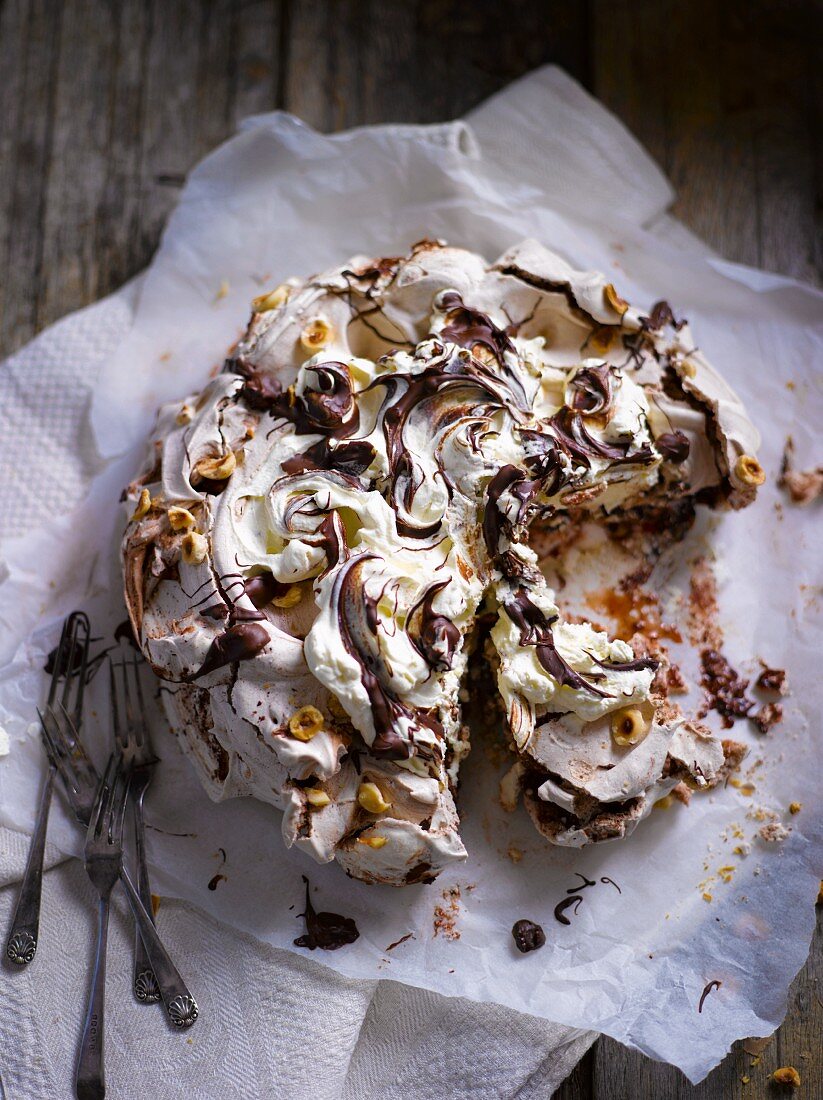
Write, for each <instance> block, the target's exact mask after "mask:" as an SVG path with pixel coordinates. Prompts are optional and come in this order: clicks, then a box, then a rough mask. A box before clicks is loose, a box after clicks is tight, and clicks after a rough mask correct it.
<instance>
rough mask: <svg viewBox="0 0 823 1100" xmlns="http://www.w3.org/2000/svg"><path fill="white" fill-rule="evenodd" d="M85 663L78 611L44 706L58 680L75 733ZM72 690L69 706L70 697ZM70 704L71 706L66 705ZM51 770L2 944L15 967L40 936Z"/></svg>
mask: <svg viewBox="0 0 823 1100" xmlns="http://www.w3.org/2000/svg"><path fill="white" fill-rule="evenodd" d="M88 661H89V620H88V618H87V616H86V615H85V614H84V612H82V611H72V613H71V615H69V616H68V617H67V619H66V620H65V622H64V623H63V630H62V632H61V634H60V643H59V645H58V646H57V651H56V654H55V658H54V668H53V669H52V674H51V683H50V685H49V694H48V704H47V705H48V706H52V705H53V704H54V702H55V700H56V698H57V692H58V688H59V686H60V680H61V679H62V680H63V691H62V693H61V696H60V705H61V706H62V707H64V708H66V709H67V710H68V709H70V710H71V714H72V720H73V723H74V726H75V728H76V729H79V728H80V723H81V721H82V718H83V690H84V688H85V686H86V675H87V671H88ZM72 690H74V700H73V703H72V700H71V694H72ZM70 704H72V705H70ZM55 775H56V771H55V768H54V766H53V765H52V764H50V765H49V770H48V775H47V776H46V782H45V783H44V784H43V790H42V792H41V795H40V805H39V807H38V810H37V821H36V823H35V826H34V833H33V835H32V838H31V844H30V845H29V855H28V859H27V861H26V870H25V872H24V874H23V881H22V883H21V884H20V893H19V894H18V897H17V906H16V908H15V910H14V915H13V917H12V920H11V927H10V928H9V934H8V938H7V940H6V955H7V956H8V958H9V959H11V961H12V962H13V963H17V965H18V966H25V965H26V964H27V963H30V962H31V960H32V959H33V958H34V956H35V953H36V951H37V940H38V936H39V933H40V899H41V897H42V893H43V857H44V854H45V850H46V832H47V830H48V824H49V810H50V808H51V799H52V793H53V791H54V778H55Z"/></svg>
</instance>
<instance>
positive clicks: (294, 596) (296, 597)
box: [271, 584, 303, 607]
mask: <svg viewBox="0 0 823 1100" xmlns="http://www.w3.org/2000/svg"><path fill="white" fill-rule="evenodd" d="M302 598H303V590H302V588H301V587H300V585H299V584H293V585H292V586H291V588H288V589H287V590H286V591H285V592H284V593H283V595H282V596H275V597H274V599H273V600H272V601H271V602H272V603H273V604H274V606H275V607H294V606H296V604H299V603H300V600H301V599H302Z"/></svg>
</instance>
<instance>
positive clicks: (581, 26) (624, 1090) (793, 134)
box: [0, 0, 823, 1100]
mask: <svg viewBox="0 0 823 1100" xmlns="http://www.w3.org/2000/svg"><path fill="white" fill-rule="evenodd" d="M821 43H823V7H822V6H821V5H820V4H819V3H815V2H813V0H781V2H779V3H775V2H768V0H749V2H746V3H744V2H739V0H725V2H723V3H717V2H716V0H690V2H689V3H682V4H681V3H677V2H676V0H609V2H606V0H589V2H585V0H580V2H574V0H563V2H560V0H558V2H550V0H545V2H539V0H506V2H505V3H504V2H500V3H491V2H483V0H373V2H372V0H279V2H278V0H246V2H234V3H233V2H231V0H211V2H207V0H199V2H198V0H2V2H1V3H0V74H2V75H1V76H0V254H2V256H3V271H4V272H5V276H4V278H3V280H2V282H0V354H2V355H5V354H8V353H9V352H11V351H13V350H14V349H15V348H17V347H19V346H20V345H21V344H23V343H25V342H26V341H27V340H29V339H30V338H31V337H32V336H33V335H34V334H35V333H36V332H38V331H39V330H40V329H41V328H43V327H44V326H45V325H48V324H50V323H51V322H52V321H55V320H57V318H58V317H61V316H62V315H63V314H65V313H67V312H69V311H70V310H73V309H77V308H78V307H80V306H84V305H87V304H88V303H89V302H92V301H94V300H95V299H97V298H99V297H101V296H102V295H104V294H108V293H109V292H110V291H112V290H114V289H115V288H116V287H118V286H119V285H120V284H121V283H122V282H123V281H124V280H126V279H128V278H129V277H130V276H131V275H133V274H135V273H136V272H138V271H139V270H140V269H141V268H142V267H144V266H145V265H146V263H148V261H149V259H150V258H151V255H152V253H153V251H154V249H155V247H156V245H157V241H158V237H159V234H160V231H161V229H162V226H163V223H164V221H165V219H166V216H167V214H168V212H169V210H170V209H171V207H172V206H173V204H174V202H175V199H176V196H177V193H178V191H179V188H180V186H181V185H182V183H183V180H184V178H185V175H186V173H187V171H188V170H189V169H190V168H191V166H192V165H193V164H194V163H195V162H196V161H197V160H199V159H200V158H201V157H202V156H203V155H204V154H205V153H207V152H208V151H209V150H210V149H212V148H213V147H214V146H215V145H217V144H218V143H219V142H220V141H222V140H223V139H224V138H226V137H227V136H228V135H229V134H231V133H232V131H233V129H234V127H235V125H236V123H237V121H238V120H239V119H241V118H243V117H244V116H245V115H248V114H251V113H254V112H257V111H266V110H270V109H272V108H273V107H283V108H285V109H286V110H289V111H293V112H295V113H296V114H298V115H300V116H301V117H302V118H304V119H305V120H306V121H307V122H309V123H310V124H311V125H313V126H315V127H318V128H319V129H322V130H329V129H337V128H341V127H346V126H353V125H357V124H361V123H369V122H383V121H417V122H432V121H436V120H441V119H448V118H452V117H455V116H457V115H460V114H461V113H463V112H464V111H465V110H467V109H468V108H470V107H471V106H473V105H474V104H476V103H478V102H479V101H480V100H482V99H484V98H485V97H486V96H488V95H489V94H490V93H492V92H494V91H495V90H497V89H498V88H500V87H501V86H502V85H504V84H506V83H508V82H509V81H510V80H512V79H514V78H516V77H518V76H520V75H521V74H522V73H524V72H527V71H528V70H529V69H532V68H534V67H535V66H537V65H540V64H542V63H544V62H549V61H552V62H556V63H558V64H560V65H562V66H564V67H565V68H566V69H567V70H568V71H569V72H570V73H571V74H572V75H573V76H575V77H577V78H578V79H579V80H580V81H582V83H583V84H584V85H585V86H586V87H587V88H589V89H591V91H593V93H594V94H595V95H597V96H599V97H600V98H601V99H602V100H603V102H604V103H605V104H606V105H607V106H608V107H610V108H611V109H612V110H613V111H615V112H616V113H617V114H618V115H619V116H620V117H621V118H622V119H623V120H624V121H625V122H626V123H627V125H628V126H629V127H630V128H631V129H632V130H633V131H634V132H635V134H636V135H637V136H638V137H639V138H640V140H641V141H642V142H643V143H644V144H645V145H646V147H647V148H648V149H649V150H650V152H651V153H652V155H653V156H655V157H656V158H657V160H658V161H659V162H660V164H661V165H662V166H663V168H664V170H665V171H666V172H667V173H668V175H669V177H670V178H671V180H672V182H673V184H674V186H675V187H676V189H677V192H678V196H679V197H678V200H677V203H676V205H675V207H674V213H675V214H677V215H678V216H679V217H680V218H682V219H683V221H684V222H685V223H686V225H688V226H689V228H690V229H692V230H694V232H696V233H697V234H699V235H700V236H702V237H704V238H705V239H706V240H708V241H710V242H711V244H712V245H713V247H714V248H715V249H717V251H719V252H720V253H722V254H723V255H724V256H726V257H728V258H730V259H733V260H739V261H741V262H743V263H747V264H756V265H760V266H763V267H766V268H770V269H772V270H775V271H780V272H785V273H787V274H790V275H795V276H797V277H798V278H801V279H807V280H811V281H818V282H820V281H821V280H823V233H821V213H820V211H821V187H822V186H823V75H822V74H823V56H821ZM820 924H821V922H820V921H818V931H817V936H816V939H815V944H814V949H813V951H812V955H811V958H810V960H809V962H808V963H807V965H806V967H805V968H804V970H803V971H802V973H801V975H800V976H799V977H798V979H797V980H796V982H795V984H794V986H793V988H792V991H791V994H790V998H789V1002H790V1007H789V1014H788V1017H787V1020H786V1023H785V1024H784V1025H783V1027H782V1028H781V1029H780V1031H779V1032H778V1034H777V1037H776V1038H775V1039H774V1040H773V1041H772V1043H771V1045H770V1046H769V1047H768V1049H767V1050H766V1052H765V1054H764V1055H763V1057H762V1059H761V1061H760V1063H759V1064H758V1065H757V1066H755V1067H751V1065H750V1063H751V1058H749V1057H748V1056H746V1055H745V1054H744V1053H743V1052H742V1051H735V1052H733V1053H732V1054H730V1055H729V1057H728V1058H727V1059H726V1061H725V1062H724V1063H723V1065H722V1066H720V1067H719V1068H718V1069H717V1070H715V1072H714V1073H713V1074H712V1075H711V1076H710V1077H709V1078H708V1080H707V1081H706V1082H704V1083H703V1084H702V1085H701V1086H699V1087H698V1088H692V1087H691V1086H690V1085H689V1084H688V1083H687V1082H686V1081H685V1079H684V1078H683V1077H682V1075H681V1074H679V1073H678V1072H677V1071H676V1070H673V1069H670V1068H668V1067H664V1066H659V1065H657V1064H655V1063H652V1062H650V1061H648V1060H647V1059H645V1058H643V1057H642V1056H641V1055H639V1054H635V1053H632V1052H629V1051H627V1050H625V1049H623V1048H622V1047H621V1046H619V1045H618V1044H617V1043H615V1042H613V1041H611V1040H609V1039H600V1040H599V1041H598V1042H597V1043H596V1045H595V1046H594V1048H593V1049H592V1051H591V1052H590V1053H589V1054H588V1055H587V1056H586V1057H585V1058H584V1059H583V1061H582V1062H581V1063H580V1065H579V1066H578V1067H577V1069H576V1070H575V1071H574V1073H573V1074H572V1076H571V1077H570V1078H569V1080H568V1081H567V1082H566V1083H565V1084H564V1085H563V1087H562V1088H561V1089H560V1090H559V1092H558V1093H557V1097H559V1098H562V1100H591V1098H596V1100H634V1098H649V1100H651V1098H653V1100H658V1098H660V1100H669V1098H672V1100H674V1098H679V1097H689V1098H691V1100H695V1098H701V1100H720V1098H721V1097H722V1098H723V1100H726V1098H731V1097H737V1096H741V1097H745V1098H746V1100H760V1098H763V1097H767V1096H774V1095H775V1094H776V1090H775V1088H774V1087H773V1086H771V1085H769V1084H768V1082H767V1075H768V1074H769V1073H770V1072H771V1071H772V1070H773V1069H774V1068H776V1067H777V1066H779V1065H784V1064H786V1063H791V1064H793V1065H795V1066H796V1067H797V1068H798V1070H799V1071H800V1074H801V1076H802V1078H803V1081H804V1083H803V1087H802V1090H801V1095H803V1096H807V1097H809V1098H810V1100H811V1098H815V1100H816V1098H817V1097H821V1096H823V1060H821V1052H820V1046H821V1035H823V1002H821V993H823V989H821V985H820V979H821V977H823V962H822V960H823V934H821V927H820ZM745 1076H749V1077H750V1078H751V1080H750V1082H749V1083H747V1084H743V1083H741V1077H745Z"/></svg>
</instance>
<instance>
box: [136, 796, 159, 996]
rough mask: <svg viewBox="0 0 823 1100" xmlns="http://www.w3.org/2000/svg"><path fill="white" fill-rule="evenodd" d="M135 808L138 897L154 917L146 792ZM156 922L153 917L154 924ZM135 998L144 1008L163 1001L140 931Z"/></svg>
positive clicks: (137, 800) (137, 930)
mask: <svg viewBox="0 0 823 1100" xmlns="http://www.w3.org/2000/svg"><path fill="white" fill-rule="evenodd" d="M133 806H134V836H135V848H136V851H137V893H138V894H139V896H140V900H141V901H142V903H143V908H144V909H145V910H146V912H147V913H148V914H149V917H152V904H151V886H150V884H149V869H148V867H147V866H146V833H145V822H144V821H143V791H140V792H139V793H138V795H137V797H136V798H135V799H134V802H133ZM153 923H154V919H153V917H152V924H153ZM133 988H134V995H135V997H136V998H137V999H138V1001H140V1002H142V1003H143V1004H156V1003H157V1002H158V1001H159V1000H160V989H159V987H158V985H157V978H156V977H155V976H154V970H153V968H152V965H151V960H150V959H149V955H148V952H147V951H146V945H145V944H144V943H143V937H142V936H141V935H140V929H139V926H138V928H136V929H135V933H134V982H133Z"/></svg>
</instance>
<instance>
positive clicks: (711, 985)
mask: <svg viewBox="0 0 823 1100" xmlns="http://www.w3.org/2000/svg"><path fill="white" fill-rule="evenodd" d="M722 984H723V983H722V982H721V981H718V979H717V978H714V979H713V980H712V981H710V982H706V985H705V987H704V989H703V992H702V993H701V994H700V1003H699V1004H698V1006H697V1011H698V1012H702V1011H703V1003H704V1002H705V1000H706V998H707V997H708V995H709V994H710V993H711V991H712V990H713V989H719V988H720V987H721V985H722Z"/></svg>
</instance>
